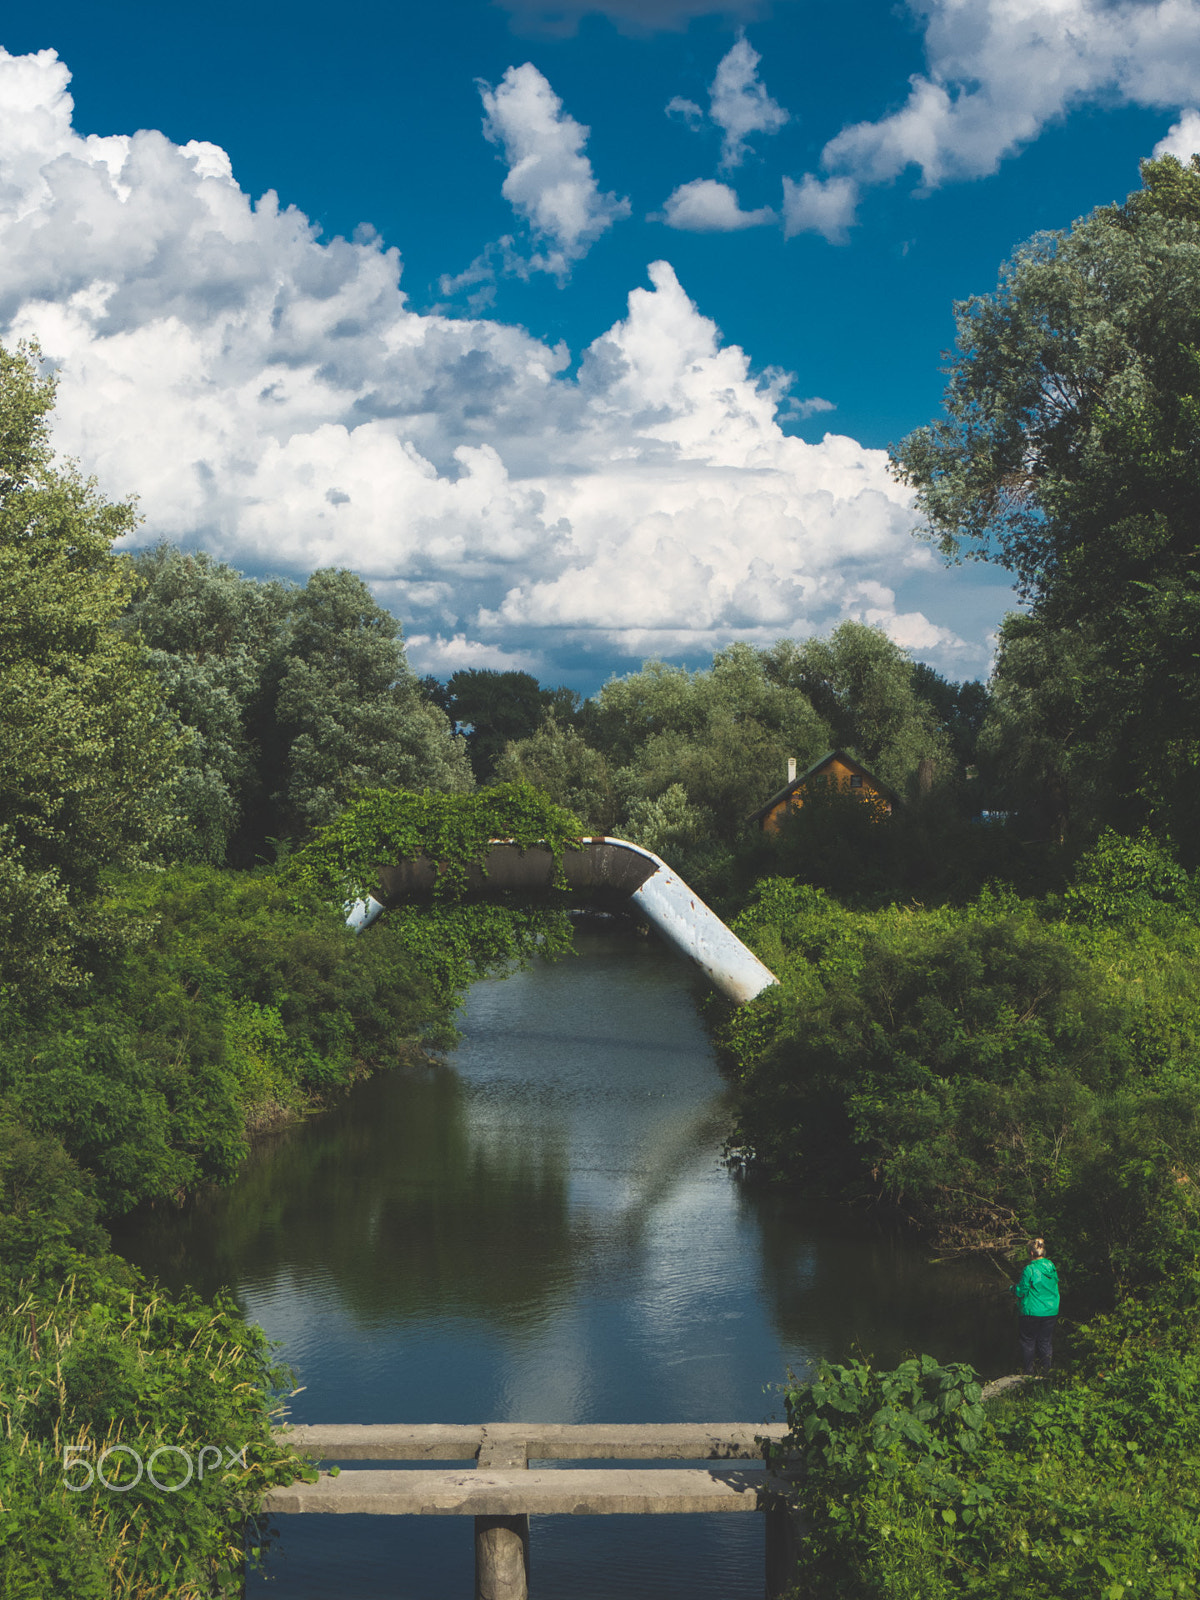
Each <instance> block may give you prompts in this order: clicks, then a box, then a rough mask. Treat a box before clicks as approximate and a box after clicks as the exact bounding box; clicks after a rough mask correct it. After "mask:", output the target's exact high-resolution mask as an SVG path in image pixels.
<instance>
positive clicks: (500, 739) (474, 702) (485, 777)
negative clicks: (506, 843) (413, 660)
mask: <svg viewBox="0 0 1200 1600" xmlns="http://www.w3.org/2000/svg"><path fill="white" fill-rule="evenodd" d="M423 687H424V689H425V692H426V694H428V695H429V697H430V698H431V699H432V700H433V702H434V704H435V705H438V706H440V707H441V708H442V710H444V711H445V712H446V714H447V715H448V716H449V717H450V718H451V720H452V721H453V723H454V725H455V728H456V729H462V730H464V732H465V734H466V740H467V750H468V752H469V753H470V757H471V769H472V771H473V772H474V774H475V777H476V780H477V781H478V782H479V783H486V782H488V781H489V780H490V779H491V778H493V777H494V776H495V775H496V771H497V764H498V762H499V760H500V758H501V756H502V755H503V754H504V749H505V746H506V745H508V744H510V743H511V742H513V741H514V740H517V741H519V740H524V739H531V738H533V737H534V736H535V734H536V733H537V731H538V727H539V725H540V724H541V722H542V719H543V718H544V717H545V716H547V715H550V716H553V718H554V720H555V721H556V722H557V723H558V725H559V726H560V727H562V728H564V729H566V728H568V727H571V726H572V725H573V723H574V720H575V715H576V712H577V711H578V709H579V696H578V695H577V694H576V693H575V691H574V690H573V689H568V688H566V687H565V686H562V687H560V688H557V689H543V688H542V687H541V685H540V684H539V683H538V681H537V679H536V678H535V677H534V676H533V675H532V673H529V672H497V671H496V670H495V669H494V668H492V667H464V668H462V669H460V670H459V671H458V672H456V673H454V674H453V676H452V677H451V678H450V680H449V682H448V683H447V684H445V686H442V685H441V684H439V683H438V682H437V680H436V679H430V678H426V679H424V680H423ZM564 803H565V802H564Z"/></svg>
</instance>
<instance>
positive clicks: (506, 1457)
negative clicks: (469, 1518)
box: [475, 1434, 529, 1600]
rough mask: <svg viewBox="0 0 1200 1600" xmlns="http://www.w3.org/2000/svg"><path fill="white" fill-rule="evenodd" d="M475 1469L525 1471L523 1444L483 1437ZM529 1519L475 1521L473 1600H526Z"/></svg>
mask: <svg viewBox="0 0 1200 1600" xmlns="http://www.w3.org/2000/svg"><path fill="white" fill-rule="evenodd" d="M475 1465H476V1467H477V1468H483V1469H486V1468H488V1467H502V1468H504V1469H505V1470H506V1471H511V1470H512V1469H513V1468H514V1467H516V1468H521V1467H526V1468H527V1467H528V1466H529V1455H528V1451H527V1449H526V1446H525V1444H524V1442H523V1441H516V1442H511V1441H504V1442H501V1441H499V1440H490V1439H489V1438H488V1437H487V1435H486V1434H485V1435H484V1439H483V1443H482V1444H481V1445H480V1447H479V1454H478V1456H477V1457H476V1459H475ZM528 1597H529V1518H528V1517H527V1516H525V1517H476V1518H475V1600H528Z"/></svg>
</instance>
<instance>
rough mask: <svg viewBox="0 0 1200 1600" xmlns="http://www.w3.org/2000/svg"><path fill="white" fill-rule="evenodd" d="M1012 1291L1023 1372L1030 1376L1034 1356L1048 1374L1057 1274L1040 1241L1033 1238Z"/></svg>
mask: <svg viewBox="0 0 1200 1600" xmlns="http://www.w3.org/2000/svg"><path fill="white" fill-rule="evenodd" d="M1012 1292H1013V1293H1014V1294H1015V1295H1016V1297H1017V1304H1018V1305H1019V1306H1020V1308H1021V1315H1020V1316H1019V1317H1018V1319H1017V1337H1018V1339H1019V1340H1020V1342H1021V1359H1022V1361H1023V1362H1024V1364H1025V1371H1026V1373H1032V1371H1033V1362H1034V1357H1035V1356H1036V1357H1037V1358H1038V1360H1040V1361H1041V1363H1042V1367H1043V1368H1044V1370H1045V1371H1046V1372H1049V1371H1050V1363H1051V1361H1052V1360H1053V1358H1054V1350H1053V1342H1054V1323H1055V1319H1056V1318H1057V1316H1058V1273H1057V1272H1056V1271H1055V1268H1054V1263H1053V1261H1051V1260H1050V1259H1049V1257H1048V1256H1047V1255H1046V1241H1045V1240H1044V1239H1034V1240H1033V1241H1032V1243H1031V1244H1030V1246H1029V1265H1028V1266H1027V1267H1026V1268H1025V1271H1024V1272H1023V1273H1022V1274H1021V1281H1020V1283H1015V1284H1013V1291H1012Z"/></svg>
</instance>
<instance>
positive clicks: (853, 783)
mask: <svg viewBox="0 0 1200 1600" xmlns="http://www.w3.org/2000/svg"><path fill="white" fill-rule="evenodd" d="M850 787H851V788H852V789H861V788H862V773H861V772H852V773H851V774H850Z"/></svg>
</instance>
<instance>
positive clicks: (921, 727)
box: [763, 622, 950, 793]
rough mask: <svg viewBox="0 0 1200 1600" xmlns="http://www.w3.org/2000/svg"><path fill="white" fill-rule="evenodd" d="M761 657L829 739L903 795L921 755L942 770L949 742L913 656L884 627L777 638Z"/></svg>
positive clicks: (857, 625)
mask: <svg viewBox="0 0 1200 1600" xmlns="http://www.w3.org/2000/svg"><path fill="white" fill-rule="evenodd" d="M763 661H764V665H765V668H766V671H767V674H768V676H769V677H770V678H771V680H772V681H773V682H775V683H778V684H780V685H784V686H786V687H788V688H790V689H793V690H797V691H798V692H799V693H801V694H802V695H804V696H805V698H806V699H807V700H808V702H809V704H810V705H812V707H813V708H814V710H815V711H816V712H817V714H818V715H819V716H820V717H822V718H823V719H824V721H825V723H826V724H827V725H828V727H829V729H830V730H831V735H832V739H831V742H832V743H834V744H836V745H840V746H843V747H844V748H846V749H847V750H850V751H852V752H853V753H854V754H855V755H856V756H858V758H859V760H860V761H863V762H865V763H866V765H867V766H868V767H870V768H871V770H872V771H873V772H876V773H878V775H879V776H880V777H881V778H882V779H883V780H884V781H885V782H886V783H890V784H891V785H892V786H893V788H895V789H897V790H899V791H900V792H901V793H903V792H904V790H905V789H906V787H908V786H909V785H910V784H911V783H912V782H913V780H914V779H915V777H916V774H917V771H918V768H919V767H920V765H921V763H922V761H929V762H931V763H932V767H933V770H935V771H940V772H941V773H942V774H945V772H946V769H947V766H948V762H949V755H950V749H949V741H948V739H947V737H946V735H945V733H944V732H943V731H942V729H941V728H940V727H939V726H938V721H937V718H936V717H935V716H934V715H933V713H932V709H931V707H930V706H929V704H928V701H927V700H926V699H925V698H924V697H922V695H920V694H919V693H918V688H917V680H916V678H915V675H914V668H913V661H912V658H911V656H909V655H908V654H907V652H906V651H904V650H902V649H901V648H900V646H899V645H898V644H895V643H893V641H892V640H891V639H889V638H888V636H887V634H886V633H884V632H883V631H882V629H880V628H869V627H867V626H866V625H865V624H864V623H861V622H843V623H842V624H841V625H840V626H839V627H837V628H835V629H834V631H833V633H832V634H831V635H830V637H829V638H828V639H803V640H801V641H800V642H799V643H797V642H795V641H794V640H791V639H780V640H779V642H778V643H777V644H775V645H773V646H772V647H771V649H770V650H768V651H766V652H765V653H764V656H763Z"/></svg>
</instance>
